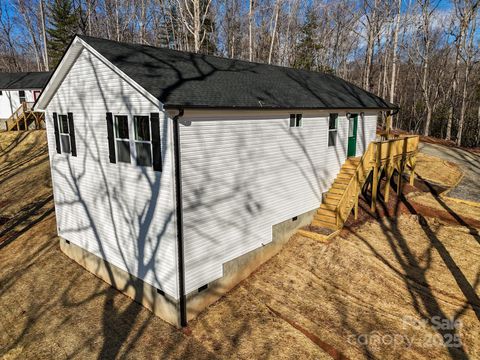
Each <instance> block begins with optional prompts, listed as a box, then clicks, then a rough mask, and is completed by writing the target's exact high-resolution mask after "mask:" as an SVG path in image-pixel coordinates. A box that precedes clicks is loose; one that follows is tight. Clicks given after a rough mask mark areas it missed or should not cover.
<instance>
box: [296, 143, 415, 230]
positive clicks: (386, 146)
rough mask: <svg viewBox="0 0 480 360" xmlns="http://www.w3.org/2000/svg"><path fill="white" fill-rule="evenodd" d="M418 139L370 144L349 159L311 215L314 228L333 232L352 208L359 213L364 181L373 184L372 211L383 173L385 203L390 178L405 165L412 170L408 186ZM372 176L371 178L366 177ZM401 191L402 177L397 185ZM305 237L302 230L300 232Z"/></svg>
mask: <svg viewBox="0 0 480 360" xmlns="http://www.w3.org/2000/svg"><path fill="white" fill-rule="evenodd" d="M418 142H419V137H418V136H403V137H399V138H395V139H389V140H385V141H375V142H372V143H370V144H369V146H368V148H367V150H366V151H365V153H364V154H363V156H362V157H355V158H348V159H347V160H346V161H345V163H344V164H343V166H342V167H341V169H340V172H339V173H338V175H337V177H336V178H335V180H334V182H333V184H332V186H331V188H330V189H329V191H328V192H327V193H326V195H325V196H324V199H323V201H322V204H321V205H320V208H319V209H318V210H317V213H316V214H315V215H314V218H313V221H312V223H311V226H312V227H313V228H322V229H328V230H330V232H335V231H337V230H340V229H341V228H342V227H343V224H344V223H345V222H346V221H347V219H348V217H349V216H350V213H351V212H352V209H353V210H354V214H355V218H356V217H357V213H358V197H359V196H360V193H361V191H362V188H363V186H364V185H365V183H366V181H367V180H369V179H371V181H372V204H371V209H372V211H375V207H376V199H377V191H378V184H379V181H380V179H381V176H382V173H383V172H385V174H386V178H387V179H386V180H387V181H386V187H385V196H384V197H385V201H388V194H389V191H390V179H391V177H392V176H393V174H394V171H395V170H397V172H398V174H403V172H404V170H405V166H409V167H410V168H411V175H410V183H411V184H413V179H414V177H413V176H414V175H413V174H414V169H415V158H416V154H417V152H418ZM371 173H373V174H372V176H371V177H369V175H370V174H371ZM397 184H398V188H397V191H399V190H400V189H401V185H400V184H401V176H399V180H398V182H397ZM302 233H303V234H304V235H305V231H303V232H302Z"/></svg>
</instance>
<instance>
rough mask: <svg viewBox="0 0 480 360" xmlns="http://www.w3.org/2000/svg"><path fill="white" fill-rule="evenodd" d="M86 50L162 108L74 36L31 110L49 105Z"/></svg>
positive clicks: (155, 100)
mask: <svg viewBox="0 0 480 360" xmlns="http://www.w3.org/2000/svg"><path fill="white" fill-rule="evenodd" d="M84 49H86V50H88V51H89V52H90V53H92V54H93V55H94V56H96V57H97V58H98V59H99V60H100V61H102V62H103V63H104V64H105V65H107V66H108V67H109V68H110V69H112V70H113V71H114V72H115V73H117V74H118V75H119V76H120V77H121V78H123V79H124V80H125V81H127V82H128V83H129V84H130V85H131V86H133V87H134V88H135V89H136V90H138V91H139V92H140V93H141V94H142V95H144V96H145V97H146V98H147V99H148V100H150V101H151V102H152V103H153V104H155V105H157V106H158V107H160V108H163V104H162V103H161V102H160V101H159V100H158V99H157V98H156V97H155V96H153V95H152V94H151V93H149V92H148V91H147V90H145V89H144V88H143V87H142V86H140V85H139V84H138V83H137V82H135V81H134V80H133V79H132V78H130V77H129V76H128V75H126V74H125V73H124V72H123V71H121V70H120V69H119V68H118V67H116V66H115V65H113V64H112V63H111V62H110V61H108V60H107V59H106V58H105V57H104V56H103V55H102V54H100V53H99V52H98V51H97V50H95V49H94V48H93V47H92V46H90V45H89V44H88V43H87V42H85V41H83V40H82V39H81V38H80V37H78V36H75V37H74V38H73V40H72V41H71V43H70V45H69V46H68V48H67V50H66V51H65V53H64V54H63V56H62V58H61V60H60V62H59V64H58V65H57V67H56V68H55V70H54V71H53V73H52V75H51V76H50V78H49V79H48V81H47V84H46V85H45V88H44V89H43V91H42V93H41V95H40V97H39V98H38V99H37V101H36V102H35V104H34V105H33V108H34V109H35V110H39V111H45V110H46V108H47V107H48V104H49V103H50V101H51V99H52V98H53V96H54V95H55V92H56V91H57V89H58V88H59V87H60V85H61V84H62V82H63V80H64V79H65V77H66V76H67V75H68V72H69V71H70V69H71V68H72V66H73V65H74V64H75V61H76V60H77V59H78V57H79V56H80V54H81V53H82V51H83V50H84Z"/></svg>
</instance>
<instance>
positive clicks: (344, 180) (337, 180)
mask: <svg viewBox="0 0 480 360" xmlns="http://www.w3.org/2000/svg"><path fill="white" fill-rule="evenodd" d="M349 182H350V179H343V178H342V179H335V181H334V182H333V184H334V185H335V184H340V185H345V187H347V185H348V183H349Z"/></svg>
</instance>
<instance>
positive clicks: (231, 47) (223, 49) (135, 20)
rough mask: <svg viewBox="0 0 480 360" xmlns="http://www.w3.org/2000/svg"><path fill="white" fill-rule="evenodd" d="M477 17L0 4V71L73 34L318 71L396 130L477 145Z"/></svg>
mask: <svg viewBox="0 0 480 360" xmlns="http://www.w3.org/2000/svg"><path fill="white" fill-rule="evenodd" d="M43 2H44V3H43ZM43 15H44V16H43ZM478 22H479V0H454V1H452V2H446V1H443V0H437V1H430V0H419V1H414V0H409V1H403V0H387V1H382V0H356V1H354V0H325V1H314V0H73V1H72V0H0V70H1V71H26V70H32V71H33V70H45V69H49V68H50V69H52V68H53V67H54V66H55V65H56V63H57V62H58V60H59V58H60V57H61V54H62V53H63V51H64V49H65V47H66V46H67V45H68V43H69V40H70V39H71V37H72V36H73V35H74V34H75V33H82V34H86V35H91V36H97V37H104V38H108V39H113V40H118V41H126V42H136V43H142V44H149V45H154V46H164V47H169V48H173V49H178V50H186V51H194V52H201V53H205V54H214V55H219V56H226V57H230V58H236V59H244V60H249V61H256V62H262V63H270V64H276V65H282V66H292V67H297V68H304V69H309V70H315V71H324V72H329V73H332V74H335V75H338V76H340V77H342V78H344V79H346V80H349V81H352V82H354V83H356V84H358V85H359V86H362V87H364V88H366V89H368V90H370V91H371V92H373V93H375V94H377V95H379V96H381V97H383V98H386V99H388V100H390V101H391V102H393V103H395V104H398V105H399V106H400V108H401V110H400V112H399V113H398V115H395V116H394V126H395V127H399V128H402V129H404V130H408V131H412V132H415V133H421V134H425V135H433V136H436V137H441V138H444V139H452V140H455V141H456V142H457V144H461V145H463V146H478V145H480V71H479V68H480V63H479V59H480V52H479V40H480V30H479V29H478V25H479V24H478ZM44 24H45V25H44ZM44 29H45V31H43V30H44ZM45 44H46V45H47V46H45ZM47 59H48V60H47Z"/></svg>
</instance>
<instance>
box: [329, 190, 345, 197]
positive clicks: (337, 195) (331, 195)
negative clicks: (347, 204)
mask: <svg viewBox="0 0 480 360" xmlns="http://www.w3.org/2000/svg"><path fill="white" fill-rule="evenodd" d="M341 197H342V194H336V193H333V192H331V191H329V192H328V193H327V198H330V199H341Z"/></svg>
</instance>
